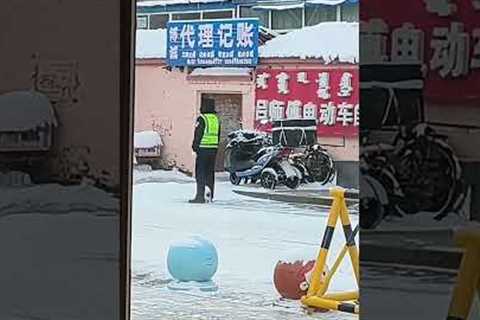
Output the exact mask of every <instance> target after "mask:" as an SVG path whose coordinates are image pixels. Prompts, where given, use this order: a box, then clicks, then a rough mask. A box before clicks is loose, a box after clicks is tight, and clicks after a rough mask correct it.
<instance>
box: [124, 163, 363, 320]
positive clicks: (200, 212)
mask: <svg viewBox="0 0 480 320" xmlns="http://www.w3.org/2000/svg"><path fill="white" fill-rule="evenodd" d="M148 176H150V179H149V178H148ZM162 176H163V178H162ZM135 177H136V178H135V181H136V184H135V185H134V190H133V218H132V219H133V221H132V222H133V228H132V232H133V234H132V237H133V239H132V241H133V243H132V245H133V247H132V269H133V274H132V279H133V281H132V316H133V320H153V319H188V320H190V319H222V320H228V319H235V320H236V319H247V320H248V319H265V320H267V319H269V320H270V319H271V320H282V319H285V320H286V319H292V320H293V319H302V318H303V319H308V318H316V317H319V318H321V319H357V318H358V317H356V316H354V315H349V314H344V313H338V312H331V313H328V314H321V315H314V316H309V315H306V314H303V313H302V312H301V310H300V309H299V308H296V306H297V304H293V305H294V306H295V307H294V308H293V309H287V308H281V307H274V306H272V304H273V303H274V302H275V301H276V299H277V298H278V294H277V293H276V291H275V287H274V285H273V280H272V279H273V270H274V267H275V264H276V263H277V262H278V261H279V260H287V261H292V260H295V259H297V258H301V259H315V257H316V255H317V252H318V249H319V246H320V242H321V238H322V235H323V230H324V227H325V223H326V217H327V212H325V211H322V210H321V209H320V208H316V207H314V206H295V205H290V204H286V203H280V202H272V201H269V200H260V199H253V198H247V197H242V196H240V195H236V194H234V193H233V192H232V186H231V185H230V183H229V182H227V181H223V179H221V180H220V181H219V182H217V187H216V201H215V202H214V203H212V204H205V205H193V204H188V203H187V200H188V199H190V198H191V197H192V196H193V194H194V192H195V184H194V181H193V179H191V178H189V177H185V176H182V175H181V174H180V173H176V172H161V171H157V172H136V173H135ZM148 181H150V183H148ZM352 220H353V224H354V225H356V223H357V221H356V220H357V218H356V217H355V216H352ZM191 235H199V236H202V237H204V238H207V239H209V240H210V241H212V242H213V243H214V244H215V246H216V248H217V251H218V254H219V269H218V272H217V274H216V275H215V277H214V281H215V282H216V284H217V285H218V286H219V290H218V291H217V292H213V293H198V292H178V291H172V290H170V289H168V288H167V283H168V281H169V280H170V279H171V277H170V275H169V274H168V271H167V267H166V255H167V250H168V247H169V244H170V243H171V242H172V241H176V240H180V239H184V238H187V237H189V236H191ZM343 241H344V236H343V232H342V231H341V228H339V229H338V230H337V232H336V233H335V237H334V240H333V244H332V249H331V251H332V253H333V254H332V255H331V256H330V260H334V259H335V256H336V254H335V253H338V250H340V248H341V246H342V245H343ZM330 263H331V262H330ZM355 288H356V283H355V280H354V277H353V274H352V272H351V266H350V262H349V261H348V260H345V262H344V264H343V265H342V268H341V269H340V271H339V273H338V276H337V277H336V278H335V279H334V281H333V283H332V286H331V289H332V291H336V290H349V289H350V290H351V289H355Z"/></svg>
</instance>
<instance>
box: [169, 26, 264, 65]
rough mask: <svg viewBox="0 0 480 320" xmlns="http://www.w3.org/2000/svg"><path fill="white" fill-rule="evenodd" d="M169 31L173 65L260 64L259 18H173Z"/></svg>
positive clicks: (170, 62)
mask: <svg viewBox="0 0 480 320" xmlns="http://www.w3.org/2000/svg"><path fill="white" fill-rule="evenodd" d="M167 32H168V35H167V63H168V64H169V65H170V66H255V65H257V64H258V39H259V35H258V33H259V23H258V19H230V20H202V21H172V22H169V23H168V31H167Z"/></svg>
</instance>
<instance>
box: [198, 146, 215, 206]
mask: <svg viewBox="0 0 480 320" xmlns="http://www.w3.org/2000/svg"><path fill="white" fill-rule="evenodd" d="M216 158H217V149H202V148H200V149H199V150H198V152H197V158H196V161H195V179H196V181H197V195H196V196H195V198H196V199H203V198H204V195H205V186H208V187H209V188H210V190H211V192H212V199H213V194H214V189H215V160H216Z"/></svg>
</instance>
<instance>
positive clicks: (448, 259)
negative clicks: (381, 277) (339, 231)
mask: <svg viewBox="0 0 480 320" xmlns="http://www.w3.org/2000/svg"><path fill="white" fill-rule="evenodd" d="M360 243H361V242H360ZM461 260H462V251H461V250H460V249H456V248H452V249H450V248H449V249H448V250H442V249H441V248H438V249H434V248H427V249H425V248H414V249H411V248H401V247H393V246H382V245H376V244H370V243H361V250H360V263H362V262H375V263H389V264H402V265H412V266H422V267H435V268H442V269H449V270H458V268H459V267H460V262H461Z"/></svg>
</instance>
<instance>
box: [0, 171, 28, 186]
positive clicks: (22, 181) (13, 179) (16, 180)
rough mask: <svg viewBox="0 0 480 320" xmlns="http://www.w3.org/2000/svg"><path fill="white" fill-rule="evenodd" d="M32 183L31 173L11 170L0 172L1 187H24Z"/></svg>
mask: <svg viewBox="0 0 480 320" xmlns="http://www.w3.org/2000/svg"><path fill="white" fill-rule="evenodd" d="M31 184H32V180H31V179H30V175H28V174H27V173H24V172H20V171H11V172H7V173H1V172H0V188H1V187H23V186H29V185H31Z"/></svg>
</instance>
